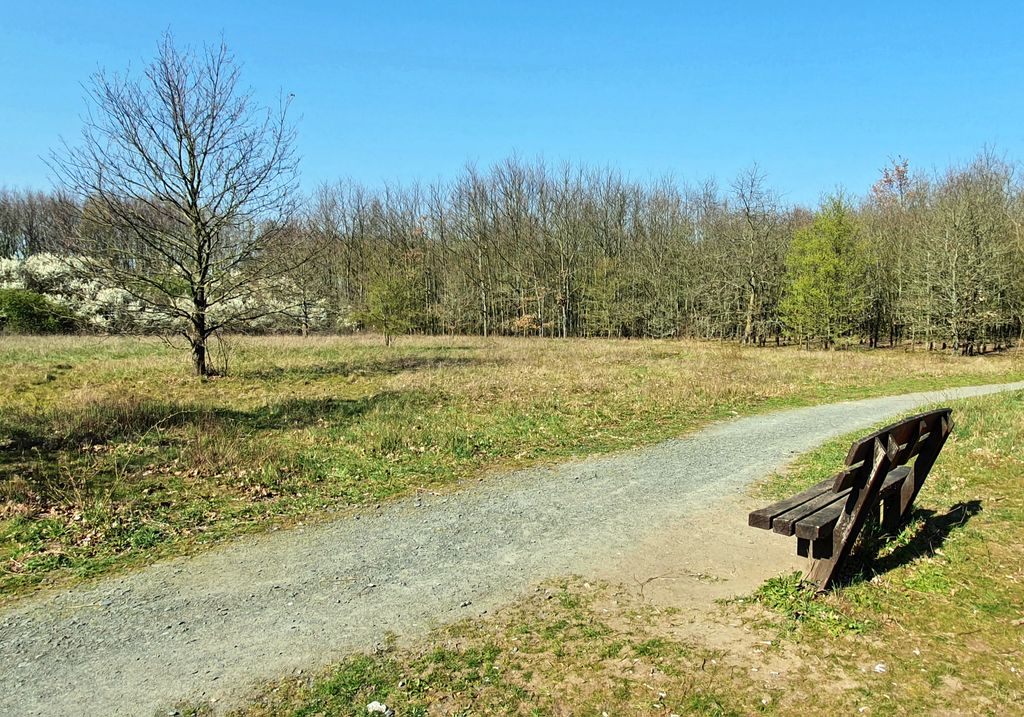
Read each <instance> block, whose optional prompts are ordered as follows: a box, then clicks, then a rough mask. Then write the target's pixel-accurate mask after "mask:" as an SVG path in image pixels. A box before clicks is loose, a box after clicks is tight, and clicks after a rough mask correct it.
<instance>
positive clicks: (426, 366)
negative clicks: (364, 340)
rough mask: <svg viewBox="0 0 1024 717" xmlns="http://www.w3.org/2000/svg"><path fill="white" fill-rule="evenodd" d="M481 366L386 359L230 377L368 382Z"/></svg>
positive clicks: (464, 361) (463, 359) (470, 361)
mask: <svg viewBox="0 0 1024 717" xmlns="http://www.w3.org/2000/svg"><path fill="white" fill-rule="evenodd" d="M483 363H485V361H484V360H483V359H479V358H472V357H468V356H400V357H394V358H386V359H361V360H358V361H328V362H325V363H318V364H311V365H300V366H271V367H265V368H255V369H243V370H239V371H236V372H234V374H233V375H234V376H236V377H237V378H240V379H246V380H255V381H275V380H278V381H279V380H302V379H317V378H329V377H341V378H349V377H356V378H369V377H373V376H394V375H395V374H399V373H403V372H405V371H427V370H436V369H441V368H458V367H462V366H474V365H480V364H483ZM486 363H493V360H487V361H486Z"/></svg>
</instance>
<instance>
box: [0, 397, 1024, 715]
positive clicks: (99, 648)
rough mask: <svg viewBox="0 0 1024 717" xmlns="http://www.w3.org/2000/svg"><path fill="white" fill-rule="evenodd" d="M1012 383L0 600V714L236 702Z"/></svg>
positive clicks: (762, 425)
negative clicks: (826, 454) (887, 422)
mask: <svg viewBox="0 0 1024 717" xmlns="http://www.w3.org/2000/svg"><path fill="white" fill-rule="evenodd" d="M1011 389H1024V382H1021V383H1016V384H1004V385H998V386H978V387H972V388H961V389H952V390H948V391H939V392H929V393H916V394H909V395H904V396H895V397H890V398H876V399H867V400H862V401H853V402H845V403H837V404H832V405H827V406H817V407H813V408H802V409H796V410H790V411H783V412H778V413H773V414H769V415H763V416H755V417H751V418H743V419H739V420H734V421H729V422H726V423H721V424H717V425H714V426H711V427H710V428H707V429H705V430H702V431H700V432H698V433H695V434H693V435H690V436H688V437H685V438H681V439H677V440H671V441H667V442H665V443H662V444H659V445H656V446H653V447H650V448H645V449H639V450H634V451H628V452H625V453H620V454H616V455H611V456H605V457H597V458H591V459H586V460H582V461H577V462H572V463H568V464H565V465H562V466H558V467H555V468H551V469H533V470H525V471H519V472H516V473H510V474H507V475H503V476H501V477H500V478H499V477H493V478H491V479H489V480H487V481H485V482H483V483H481V484H480V485H479V486H476V487H472V488H470V489H467V490H464V491H462V492H459V493H454V494H450V495H442V496H426V497H423V498H419V499H409V500H405V501H401V502H398V503H395V504H392V505H389V506H387V507H386V508H385V509H383V510H382V511H380V512H379V513H378V514H375V515H362V516H360V517H353V518H348V519H343V520H338V521H336V522H333V523H330V524H326V525H322V526H317V527H312V528H305V529H296V530H291V531H281V532H278V533H272V534H269V535H266V536H262V537H260V538H257V539H254V540H245V541H239V542H238V543H237V544H234V545H229V546H227V547H224V548H219V549H216V550H213V551H210V552H208V553H205V554H203V555H200V556H198V557H194V558H189V559H179V560H171V561H167V562H163V563H160V564H158V565H155V566H152V567H150V568H147V569H145V570H141V571H139V572H137V573H134V574H131V575H128V576H125V577H120V578H113V579H108V580H104V581H102V582H100V583H97V584H94V585H91V586H86V587H81V588H77V589H73V590H70V591H67V592H63V593H59V594H56V595H50V596H44V597H42V598H37V599H34V600H31V601H29V602H27V603H23V604H21V605H18V606H16V607H15V608H13V609H10V610H8V611H6V612H4V613H0V714H12V715H13V714H17V715H67V714H83V715H114V714H131V715H138V714H142V715H147V714H153V713H154V712H155V711H156V710H166V708H168V707H169V706H170V705H172V704H173V703H175V702H177V701H179V700H182V699H186V698H187V699H206V700H211V699H212V700H215V705H225V704H230V703H231V702H232V701H234V700H237V699H239V698H242V697H244V695H245V693H246V690H247V689H249V688H250V687H251V686H252V684H253V683H254V682H255V681H257V680H261V679H268V678H273V677H276V676H280V675H282V674H285V673H286V672H288V671H290V670H293V669H298V668H306V669H308V668H310V667H315V666H317V665H321V664H324V663H325V662H328V661H331V660H333V659H337V658H339V657H340V656H342V655H344V654H345V653H346V652H349V651H351V650H355V649H362V648H369V647H372V646H373V645H374V644H375V643H377V642H379V641H380V640H381V639H382V637H383V636H384V635H385V633H386V632H388V631H391V632H394V633H396V634H397V635H399V636H400V637H403V638H409V637H415V636H416V635H419V634H422V633H424V632H425V631H426V630H428V629H429V628H431V627H433V626H436V625H438V624H443V623H447V622H452V621H455V620H458V619H460V618H462V617H464V616H468V615H471V614H479V613H480V612H482V611H484V610H488V609H493V608H494V607H497V606H499V605H501V604H502V603H503V602H507V601H508V600H509V599H511V598H513V597H515V596H516V595H518V594H521V593H522V592H523V591H524V590H525V589H526V588H527V587H528V586H529V585H530V584H532V583H535V582H536V581H538V580H541V579H544V578H548V577H553V576H558V575H565V574H568V573H588V572H589V571H593V570H596V569H598V568H599V567H600V566H601V565H602V564H605V565H606V564H608V563H609V561H614V560H615V559H616V556H622V555H624V554H627V553H628V552H629V550H630V549H631V548H635V547H636V546H637V545H639V544H640V543H641V541H643V540H649V539H650V538H651V536H652V535H654V534H656V533H657V531H658V530H659V529H662V528H664V527H665V526H669V525H671V524H672V523H673V521H677V520H678V518H679V516H681V515H686V514H692V513H693V512H694V511H696V510H700V509H702V508H705V507H707V506H709V505H711V504H712V503H713V502H714V501H716V500H718V499H720V498H722V497H725V496H730V495H734V494H736V493H738V492H740V491H742V490H743V489H744V488H745V487H746V486H747V485H748V484H749V483H750V482H751V481H753V480H755V479H757V478H759V477H761V476H764V475H765V474H767V473H768V472H770V471H772V470H774V469H777V468H779V467H780V466H782V465H784V464H785V463H786V462H788V461H789V460H790V459H791V458H792V457H793V455H794V454H795V453H799V452H802V451H806V450H808V449H811V448H813V447H815V446H817V445H819V444H821V443H822V442H823V441H825V440H827V439H828V438H831V437H834V436H836V435H840V434H843V433H846V432H849V431H853V430H856V429H858V428H862V427H867V426H870V425H872V424H874V423H876V422H878V421H880V420H884V419H885V418H888V417H890V416H893V415H895V414H897V413H899V412H902V411H906V410H909V409H913V408H915V407H917V406H920V405H922V404H925V403H932V402H937V401H944V400H947V399H952V398H960V397H967V396H977V395H981V394H986V393H993V392H996V391H1005V390H1011ZM756 559H757V556H756V555H751V556H750V560H752V561H753V560H756ZM163 713H164V714H166V711H164V712H163Z"/></svg>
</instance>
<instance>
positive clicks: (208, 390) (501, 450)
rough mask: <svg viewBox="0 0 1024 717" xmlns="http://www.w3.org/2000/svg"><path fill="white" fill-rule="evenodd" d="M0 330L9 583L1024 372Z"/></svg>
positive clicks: (975, 363)
mask: <svg viewBox="0 0 1024 717" xmlns="http://www.w3.org/2000/svg"><path fill="white" fill-rule="evenodd" d="M225 350H226V355H227V357H228V366H229V373H228V375H227V376H224V377H221V378H217V379H214V380H211V381H207V382H199V381H197V380H196V379H195V378H193V377H192V376H191V375H190V374H189V372H188V367H187V361H186V356H185V354H184V353H183V352H182V351H180V350H174V349H172V348H170V347H168V346H167V345H165V344H164V343H163V342H161V341H159V340H157V339H127V338H107V339H102V338H88V337H52V338H15V337H3V338H0V365H2V366H3V368H4V373H5V377H6V380H5V382H4V384H3V385H2V386H0V593H7V594H10V593H12V592H19V591H24V590H26V589H30V588H32V587H33V586H36V585H38V584H40V583H41V582H51V583H52V582H54V581H66V580H68V579H71V578H76V577H83V576H90V575H96V574H99V573H103V572H106V571H109V570H111V569H116V568H119V567H123V566H125V565H130V564H138V563H140V562H145V561H148V560H152V559H154V558H155V557H158V556H161V555H167V554H170V553H175V552H181V551H187V550H190V549H193V548H194V547H196V546H199V545H203V544H208V543H211V542H215V541H217V540H222V539H225V538H228V537H232V536H235V535H238V534H239V533H242V532H245V531H251V530H259V529H264V528H266V527H267V526H269V525H271V524H275V523H287V522H292V521H296V520H308V519H310V518H313V517H316V516H323V515H325V514H327V513H329V512H332V511H336V510H339V509H348V508H352V507H358V506H360V505H364V504H367V503H375V502H379V501H381V500H384V499H387V498H389V497H393V496H395V495H398V494H402V493H407V492H410V491H414V490H419V489H430V490H438V489H446V488H448V487H450V486H453V485H455V484H456V483H457V482H458V481H459V480H460V479H464V478H467V477H469V476H476V475H479V474H480V473H481V472H484V471H487V470H489V469H493V468H498V467H502V468H504V467H509V466H514V465H526V464H533V463H537V462H544V461H554V460H560V459H564V458H566V457H568V456H573V455H581V454H587V453H594V452H602V451H612V450H618V449H623V448H628V447H632V446H636V445H640V444H643V443H649V442H654V441H657V440H660V439H663V438H666V437H669V436H674V435H679V434H681V433H683V432H686V431H688V430H692V429H693V428H695V427H697V426H699V425H701V424H703V423H705V422H707V421H709V420H714V419H718V418H723V417H728V416H731V415H737V414H746V413H751V412H756V411H764V410H769V409H772V408H778V407H783V406H788V405H797V404H805V403H812V402H823V401H831V400H836V399H841V398H851V397H859V396H865V395H872V394H886V393H898V392H902V391H909V390H916V389H924V388H933V387H938V386H949V385H961V384H969V383H988V382H996V381H1004V380H1011V379H1018V378H1020V377H1021V376H1024V360H1022V358H1021V357H1020V356H1017V355H1011V354H1006V355H995V356H987V357H980V358H961V357H953V356H949V355H946V354H938V353H932V354H928V353H923V352H920V353H906V352H903V351H874V352H859V351H846V352H834V353H818V352H804V351H801V350H797V349H781V350H779V349H756V348H749V349H746V348H740V347H738V346H736V345H733V344H714V343H698V342H688V341H622V340H612V341H604V340H591V341H544V340H529V339H480V338H468V337H454V338H409V339H403V340H401V341H400V342H398V343H397V344H396V345H394V346H392V347H390V348H385V347H384V346H383V345H382V342H381V341H380V339H379V338H378V337H372V336H369V337H352V338H307V339H301V338H294V337H260V338H241V337H238V338H230V339H228V341H227V343H226V349H225Z"/></svg>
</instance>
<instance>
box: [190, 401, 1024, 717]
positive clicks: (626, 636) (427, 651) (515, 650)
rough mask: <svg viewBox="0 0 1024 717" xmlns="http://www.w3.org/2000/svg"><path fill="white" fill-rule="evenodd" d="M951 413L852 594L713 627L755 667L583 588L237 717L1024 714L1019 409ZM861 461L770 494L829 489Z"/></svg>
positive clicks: (283, 693)
mask: <svg viewBox="0 0 1024 717" xmlns="http://www.w3.org/2000/svg"><path fill="white" fill-rule="evenodd" d="M952 405H953V408H954V415H955V417H956V421H957V423H958V426H957V429H956V431H955V432H954V434H953V436H952V437H951V439H950V441H949V442H948V443H947V445H946V448H945V450H944V451H943V453H942V456H941V457H940V459H939V462H938V463H937V465H936V467H935V469H934V471H933V473H932V476H931V477H930V478H929V480H928V482H927V483H926V485H925V489H924V490H923V491H922V493H921V495H920V496H919V500H918V507H917V510H916V512H915V515H914V517H913V519H912V521H911V523H910V524H909V525H908V527H907V528H906V529H905V530H904V531H903V532H902V533H901V534H900V535H899V536H897V537H896V539H895V540H893V541H892V542H890V543H887V544H886V546H885V547H884V548H883V549H882V552H881V553H880V554H879V555H878V556H877V558H875V557H870V556H869V555H868V554H865V555H864V557H863V558H862V560H861V562H860V564H859V565H860V570H859V572H857V574H855V575H853V576H852V577H851V578H850V581H849V582H848V583H847V584H846V585H845V586H844V587H841V588H840V589H838V590H836V591H834V592H833V593H831V594H829V595H827V596H826V597H824V598H817V599H815V598H813V597H812V593H811V592H809V591H808V590H806V589H805V588H803V587H801V586H800V584H799V581H798V579H796V578H795V577H792V576H780V577H779V578H775V579H772V580H770V581H768V582H767V583H766V584H765V585H764V586H763V587H762V588H761V589H760V590H759V591H758V592H757V594H756V595H754V596H751V597H750V598H748V599H745V600H739V601H734V602H730V603H727V604H724V605H722V606H720V608H719V612H717V613H714V614H709V615H708V616H707V617H708V621H709V623H713V622H735V621H737V620H743V621H744V622H745V623H746V625H747V627H748V628H749V629H750V630H751V632H750V634H749V642H750V643H751V644H752V645H756V646H758V651H757V652H756V653H755V654H757V655H760V657H758V658H756V659H751V658H750V656H749V654H748V655H741V654H736V653H731V652H729V651H728V650H722V649H715V648H713V647H710V646H708V645H706V644H703V643H702V642H701V641H699V640H698V641H695V640H694V639H692V638H683V637H680V636H679V631H678V630H677V629H676V618H675V613H676V612H677V611H676V610H674V609H673V608H672V606H666V605H653V604H649V603H645V602H644V601H643V600H642V599H641V598H640V597H639V596H638V595H637V594H636V591H635V590H631V589H629V588H628V586H615V585H608V584H599V583H596V582H592V581H591V582H588V581H586V580H585V579H583V578H579V577H577V578H572V579H566V580H563V581H558V582H554V583H550V584H548V585H546V586H544V587H543V588H542V589H540V590H538V591H537V592H536V593H535V594H533V595H532V596H531V597H529V598H527V599H524V600H522V601H520V602H519V603H518V604H515V605H513V606H511V607H509V608H507V609H504V610H502V611H501V612H500V613H499V614H498V615H496V616H493V617H490V618H486V619H474V620H467V621H464V622H462V623H460V624H457V625H455V626H453V627H451V628H448V629H445V630H443V631H441V632H438V633H435V634H434V636H433V637H432V638H431V639H430V640H428V641H426V642H423V643H421V644H418V645H415V646H412V647H402V648H397V647H395V646H394V645H385V646H382V648H381V649H380V650H378V651H377V652H376V653H374V654H363V655H356V656H353V657H351V658H349V659H348V660H346V661H344V662H342V663H340V664H338V665H335V666H333V667H332V668H330V669H328V670H326V671H324V672H323V673H321V674H318V675H312V676H309V675H304V676H298V677H291V678H288V679H285V680H282V681H281V682H278V683H275V684H272V685H268V686H267V687H266V688H265V689H264V690H263V691H262V693H261V694H260V695H259V696H258V697H256V698H255V699H254V700H253V701H252V703H251V704H250V705H248V706H247V707H245V708H243V709H241V710H238V711H237V712H236V713H235V714H236V715H238V716H239V717H242V716H244V717H277V716H281V715H292V716H293V717H299V716H307V715H324V714H331V715H363V714H366V705H367V704H368V703H370V702H371V701H374V700H376V701H380V702H383V703H385V704H387V705H388V706H389V707H390V708H392V709H394V710H395V712H396V714H398V715H403V716H406V715H428V714H429V715H469V714H513V715H594V716H595V717H596V716H599V715H642V714H643V715H666V716H668V715H672V714H678V715H749V714H783V715H797V714H801V715H802V714H854V715H858V714H867V715H919V714H927V715H952V714H970V715H975V714H991V715H1009V714H1021V713H1022V708H1021V705H1024V552H1022V551H1021V549H1020V546H1021V544H1022V543H1024V483H1022V481H1021V474H1022V471H1024V455H1022V453H1021V447H1022V446H1024V392H1017V393H1015V394H1004V395H999V396H993V397H986V398H981V399H972V400H970V401H959V402H954V403H953V404H952ZM848 446H849V440H847V439H842V440H837V441H833V442H831V443H830V444H829V445H827V446H825V447H823V448H822V449H821V450H819V451H816V452H814V453H813V454H811V455H809V456H806V457H805V458H803V459H802V460H801V461H800V462H799V463H798V464H797V465H796V467H795V468H794V469H792V470H791V471H788V472H787V473H786V475H783V476H776V477H774V478H772V479H770V480H769V481H768V482H767V483H766V484H765V485H764V486H763V490H764V491H765V492H766V493H768V494H776V493H779V492H787V491H789V490H790V489H791V488H792V486H794V485H807V484H810V483H813V482H815V481H817V480H820V479H821V478H822V476H824V475H827V474H829V473H831V472H832V471H833V470H834V468H835V466H836V465H838V463H839V462H841V460H842V458H843V455H844V453H845V450H846V448H847V447H848ZM709 629H710V627H709ZM780 664H784V665H785V668H784V669H783V670H782V671H781V672H773V666H776V667H778V665H780ZM204 709H205V708H202V707H192V708H191V709H188V708H186V709H184V710H183V712H184V713H191V714H202V713H203V712H204Z"/></svg>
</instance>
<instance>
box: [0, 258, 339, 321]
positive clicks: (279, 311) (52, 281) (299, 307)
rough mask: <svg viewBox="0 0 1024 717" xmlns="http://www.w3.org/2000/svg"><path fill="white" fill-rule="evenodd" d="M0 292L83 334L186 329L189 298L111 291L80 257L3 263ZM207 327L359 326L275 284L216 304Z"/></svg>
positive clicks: (289, 286)
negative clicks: (70, 321)
mask: <svg viewBox="0 0 1024 717" xmlns="http://www.w3.org/2000/svg"><path fill="white" fill-rule="evenodd" d="M0 289H27V290H29V291H33V292H35V293H37V294H41V295H43V296H45V297H47V298H48V299H51V300H53V301H55V302H57V303H59V304H61V305H63V306H66V307H68V308H69V309H70V310H71V311H72V312H73V313H74V315H75V316H76V317H77V318H78V322H79V325H80V326H81V327H83V328H85V329H88V330H92V331H97V332H102V333H124V332H142V333H163V334H167V333H178V332H181V331H184V330H186V329H187V322H186V320H185V319H184V318H183V316H175V314H187V313H188V312H189V310H190V308H191V307H190V305H189V302H188V300H187V298H186V297H178V298H175V299H171V301H172V302H173V303H172V304H171V306H170V307H169V308H170V310H168V309H161V308H159V307H156V306H153V305H150V304H147V303H146V302H142V301H139V300H138V299H137V298H135V297H134V296H133V295H132V294H131V293H130V292H128V291H126V290H125V289H124V288H122V287H117V286H110V285H108V284H107V283H105V282H104V281H103V280H102V279H101V278H99V277H98V276H97V275H96V274H95V273H93V272H91V271H90V270H89V266H88V264H87V263H86V262H85V261H83V260H82V259H81V258H79V257H75V256H58V255H56V254H48V253H44V254H34V255H32V256H30V257H28V258H26V259H24V260H21V259H2V258H0ZM207 318H208V322H209V324H211V325H213V324H224V326H225V327H226V328H228V329H229V330H255V331H260V332H296V331H302V330H307V331H312V332H316V331H346V330H351V329H352V328H354V326H355V320H354V314H353V312H352V310H351V308H350V307H345V308H343V309H342V310H341V311H340V312H338V313H337V315H335V314H332V312H331V311H330V309H329V306H328V303H327V301H326V300H325V299H323V298H321V297H313V296H310V295H309V293H308V292H307V291H306V290H305V289H304V288H303V287H302V286H301V285H300V284H299V283H297V282H295V281H292V280H289V279H280V278H279V279H276V280H274V281H272V282H270V281H268V282H264V283H263V285H260V286H256V287H252V286H249V287H247V289H246V293H245V295H244V296H242V297H235V298H231V299H227V300H224V301H222V302H218V303H215V304H214V305H213V306H212V307H210V310H209V312H208V317H207Z"/></svg>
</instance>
